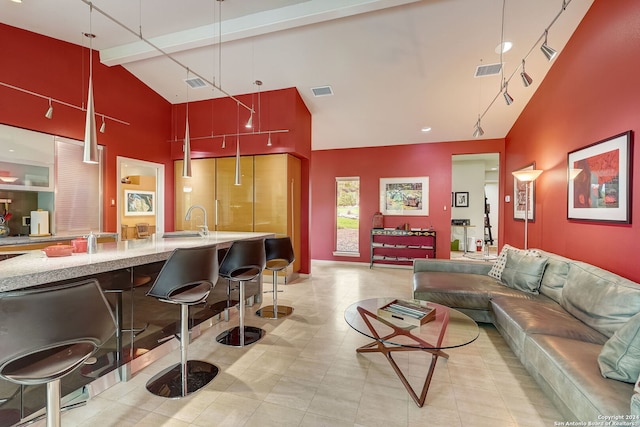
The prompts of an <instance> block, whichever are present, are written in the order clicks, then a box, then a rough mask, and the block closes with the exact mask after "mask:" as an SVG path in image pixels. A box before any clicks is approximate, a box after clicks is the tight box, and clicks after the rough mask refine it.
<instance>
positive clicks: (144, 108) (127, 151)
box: [0, 24, 173, 232]
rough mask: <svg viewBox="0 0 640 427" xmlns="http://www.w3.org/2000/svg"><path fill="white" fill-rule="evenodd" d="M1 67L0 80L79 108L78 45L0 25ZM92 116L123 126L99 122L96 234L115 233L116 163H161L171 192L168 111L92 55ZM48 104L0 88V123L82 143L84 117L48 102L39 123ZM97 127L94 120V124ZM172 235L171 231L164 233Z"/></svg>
mask: <svg viewBox="0 0 640 427" xmlns="http://www.w3.org/2000/svg"><path fill="white" fill-rule="evenodd" d="M0 52H2V67H0V81H1V82H3V83H7V84H10V85H13V86H17V87H20V88H23V89H27V90H30V91H32V92H36V93H39V94H42V95H46V96H50V97H52V98H55V99H59V100H61V101H64V102H67V103H69V104H72V105H76V106H82V105H84V104H86V101H87V99H86V93H87V87H88V74H89V71H88V70H89V60H88V58H89V51H88V49H85V48H83V47H81V46H77V45H74V44H70V43H65V42H62V41H59V40H55V39H52V38H49V37H44V36H40V35H37V34H34V33H31V32H28V31H24V30H20V29H17V28H14V27H10V26H7V25H3V24H0ZM93 87H94V99H95V109H96V111H97V112H99V113H101V114H105V115H107V116H111V117H114V118H117V119H119V120H122V121H125V122H128V123H130V125H128V126H127V125H124V124H120V123H117V122H113V121H109V120H108V119H107V124H106V126H107V127H106V132H105V133H104V134H102V133H98V144H100V145H103V146H105V160H106V161H105V164H104V206H105V211H104V230H105V231H112V232H115V231H117V230H116V224H117V212H116V207H110V201H111V199H116V198H117V195H116V190H117V188H116V185H117V184H116V182H117V177H116V156H117V155H119V156H125V157H131V158H137V159H144V160H147V161H151V162H157V163H165V164H166V165H167V168H166V172H167V175H166V182H165V186H166V188H173V163H172V162H171V161H170V160H169V159H170V150H171V147H170V145H169V144H168V143H167V140H168V139H169V136H170V129H171V127H170V125H171V123H170V122H169V120H167V118H168V117H170V116H171V106H170V104H169V103H168V102H167V101H166V100H164V99H163V98H162V97H160V96H159V95H158V94H157V93H155V92H153V91H152V90H151V89H149V88H148V87H147V86H146V85H144V84H143V83H142V82H140V81H139V80H138V79H137V78H135V77H134V76H133V75H132V74H130V73H129V72H128V71H126V70H125V69H124V68H122V67H120V66H115V67H106V66H104V65H101V64H100V63H99V60H98V55H97V53H96V52H94V55H93ZM47 107H48V100H46V99H42V98H39V97H36V96H33V95H29V94H25V93H22V92H19V91H16V90H14V89H10V88H7V87H4V86H0V122H1V123H3V124H7V125H11V126H17V127H21V128H25V129H31V130H35V131H39V132H44V133H48V134H53V135H59V136H63V137H67V138H72V139H77V140H83V139H84V125H85V113H84V112H83V111H80V110H77V109H74V108H71V107H66V106H64V105H61V104H56V103H55V102H54V104H53V107H54V113H53V118H52V119H51V120H49V119H47V118H45V117H44V113H45V112H46V111H47ZM96 121H97V123H98V126H100V123H101V118H96ZM165 202H166V203H167V206H169V207H170V208H168V209H167V212H166V213H165V227H167V228H168V227H169V225H170V227H173V208H172V206H173V193H172V192H171V194H167V197H166V199H165ZM169 229H172V228H169Z"/></svg>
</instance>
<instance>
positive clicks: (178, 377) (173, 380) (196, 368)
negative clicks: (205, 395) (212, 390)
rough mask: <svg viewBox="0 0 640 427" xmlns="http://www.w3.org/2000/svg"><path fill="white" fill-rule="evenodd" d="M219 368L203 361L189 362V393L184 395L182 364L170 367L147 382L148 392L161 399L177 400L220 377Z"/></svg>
mask: <svg viewBox="0 0 640 427" xmlns="http://www.w3.org/2000/svg"><path fill="white" fill-rule="evenodd" d="M218 372H219V369H218V367H217V366H215V365H213V364H211V363H208V362H203V361H201V360H188V361H187V393H186V394H184V395H183V393H182V364H180V363H178V364H176V365H173V366H170V367H168V368H167V369H165V370H164V371H162V372H160V373H159V374H156V375H155V376H154V377H153V378H151V379H150V380H149V381H148V382H147V390H149V392H151V393H153V394H155V395H156V396H160V397H167V398H169V399H177V398H180V397H184V396H188V395H190V394H191V393H194V392H196V391H198V390H200V389H201V388H202V387H204V386H205V385H207V384H209V383H210V382H211V380H213V379H214V378H215V376H216V375H218Z"/></svg>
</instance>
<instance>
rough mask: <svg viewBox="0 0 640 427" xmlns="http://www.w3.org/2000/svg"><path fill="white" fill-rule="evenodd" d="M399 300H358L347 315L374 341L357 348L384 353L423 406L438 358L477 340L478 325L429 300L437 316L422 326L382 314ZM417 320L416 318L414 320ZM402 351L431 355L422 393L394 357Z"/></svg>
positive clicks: (362, 332)
mask: <svg viewBox="0 0 640 427" xmlns="http://www.w3.org/2000/svg"><path fill="white" fill-rule="evenodd" d="M395 300H400V301H402V299H400V298H398V299H396V298H372V299H367V300H363V301H358V302H355V303H353V304H351V305H350V306H349V307H347V309H346V310H345V312H344V318H345V320H346V321H347V323H348V324H349V326H351V327H352V328H353V329H355V330H356V331H357V332H359V333H361V334H363V335H365V336H367V337H369V338H371V339H373V340H374V341H373V342H371V343H369V344H366V345H363V346H362V347H359V348H358V349H356V351H357V352H358V353H382V354H384V356H385V357H386V358H387V360H388V361H389V363H390V364H391V366H392V367H393V370H394V371H395V373H396V375H398V378H400V381H402V384H403V385H404V387H405V388H406V389H407V391H408V392H409V395H410V396H411V398H412V399H413V400H414V402H416V405H418V406H419V407H422V406H423V405H424V401H425V399H426V398H427V392H428V391H429V384H430V383H431V378H432V377H433V372H434V371H435V368H436V362H437V361H438V357H444V358H447V359H448V358H449V355H448V354H447V353H445V352H444V351H443V350H446V349H451V348H456V347H462V346H465V345H467V344H470V343H472V342H473V341H475V340H476V338H478V334H479V329H478V325H477V323H476V322H475V321H474V320H473V319H471V318H470V317H469V316H467V315H466V314H463V313H461V312H459V311H457V310H455V309H452V308H449V307H446V306H444V305H440V304H436V303H431V302H426V306H427V307H428V308H433V309H434V310H435V318H433V320H431V321H429V322H427V323H424V324H423V325H421V326H417V325H413V324H410V323H407V322H406V321H404V320H400V319H401V318H402V316H401V315H397V316H396V315H394V314H392V313H391V314H390V313H388V312H386V313H385V316H384V317H383V316H378V314H377V313H378V309H379V308H381V307H385V306H387V305H388V304H391V303H393V302H394V301H395ZM405 301H413V300H405ZM424 303H425V302H423V304H424ZM410 320H411V319H410ZM413 322H414V323H415V322H416V321H415V320H413ZM418 322H419V321H418ZM398 351H423V352H426V353H430V354H431V365H430V367H429V371H428V372H427V376H426V378H425V381H424V385H423V387H422V391H421V392H420V396H418V395H417V393H416V392H415V391H414V390H413V388H412V387H411V385H410V384H409V381H407V378H406V377H405V375H404V374H403V373H402V371H401V370H400V368H399V367H398V365H397V364H396V362H395V361H394V360H393V357H392V353H394V352H398Z"/></svg>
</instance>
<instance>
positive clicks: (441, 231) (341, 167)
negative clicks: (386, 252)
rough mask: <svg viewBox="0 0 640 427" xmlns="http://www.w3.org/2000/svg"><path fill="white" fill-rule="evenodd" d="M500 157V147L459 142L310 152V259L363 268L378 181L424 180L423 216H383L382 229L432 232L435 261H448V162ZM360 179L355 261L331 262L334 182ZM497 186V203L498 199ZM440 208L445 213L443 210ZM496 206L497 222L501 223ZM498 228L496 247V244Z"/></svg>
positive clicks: (496, 143) (376, 208) (491, 143)
mask: <svg viewBox="0 0 640 427" xmlns="http://www.w3.org/2000/svg"><path fill="white" fill-rule="evenodd" d="M475 153H500V163H501V164H500V169H503V166H504V163H503V162H504V141H503V140H486V141H461V142H454V143H451V142H443V143H437V144H416V145H400V146H389V147H372V148H354V149H345V150H327V151H314V152H313V153H312V156H311V183H312V189H311V199H312V207H311V230H312V232H311V257H312V258H313V259H322V260H338V261H354V262H367V263H368V262H369V258H370V257H369V231H370V229H371V219H372V217H373V214H374V213H375V212H377V211H379V210H380V203H379V194H380V193H379V185H380V178H396V177H412V176H428V177H429V216H427V217H424V216H420V217H415V216H385V219H384V220H385V223H384V226H385V227H395V226H397V225H400V224H403V223H406V222H408V223H409V224H410V225H411V227H421V228H426V227H432V228H434V229H435V230H436V231H437V232H438V235H437V242H436V249H437V253H436V256H437V257H438V258H449V252H450V249H451V246H450V241H451V156H452V155H454V154H475ZM356 176H357V177H360V235H359V244H360V257H358V258H354V257H334V256H333V251H334V250H335V234H336V233H335V230H336V194H335V179H336V177H356ZM502 187H503V181H502V180H501V182H500V197H504V195H503V188H502ZM445 207H446V210H445ZM502 209H503V206H500V210H501V211H500V213H499V215H500V218H503V217H504V213H503V212H502ZM502 238H503V237H502V231H501V227H499V230H498V241H502Z"/></svg>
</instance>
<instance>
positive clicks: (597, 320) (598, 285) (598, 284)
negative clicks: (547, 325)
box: [560, 261, 640, 337]
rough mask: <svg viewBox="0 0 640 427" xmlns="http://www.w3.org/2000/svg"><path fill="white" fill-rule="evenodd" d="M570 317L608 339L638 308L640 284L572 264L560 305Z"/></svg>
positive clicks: (587, 265) (584, 264)
mask: <svg viewBox="0 0 640 427" xmlns="http://www.w3.org/2000/svg"><path fill="white" fill-rule="evenodd" d="M560 303H561V304H562V306H563V307H564V309H565V310H567V311H568V312H569V313H570V314H572V315H573V316H575V317H576V318H578V319H579V320H581V321H582V322H584V323H586V324H587V325H589V326H591V327H592V328H593V329H595V330H597V331H599V332H602V333H603V334H604V335H606V336H607V337H611V336H612V335H613V334H614V332H615V331H617V330H618V329H620V328H621V327H622V326H623V325H624V324H625V323H627V321H628V320H629V319H631V317H632V316H634V315H635V314H636V313H638V308H639V307H640V284H638V283H634V282H632V281H631V280H628V279H625V278H623V277H620V276H618V275H616V274H613V273H611V272H609V271H606V270H603V269H601V268H598V267H595V266H593V265H589V264H586V263H583V262H578V261H574V262H572V263H571V264H570V266H569V275H568V276H567V283H566V284H565V285H564V287H563V288H562V300H561V302H560Z"/></svg>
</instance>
